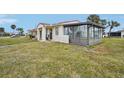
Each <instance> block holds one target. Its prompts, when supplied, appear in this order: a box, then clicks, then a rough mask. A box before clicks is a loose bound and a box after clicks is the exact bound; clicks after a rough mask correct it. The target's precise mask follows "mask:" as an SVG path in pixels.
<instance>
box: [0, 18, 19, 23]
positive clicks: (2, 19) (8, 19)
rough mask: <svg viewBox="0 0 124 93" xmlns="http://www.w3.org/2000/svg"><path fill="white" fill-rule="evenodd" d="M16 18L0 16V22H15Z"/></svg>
mask: <svg viewBox="0 0 124 93" xmlns="http://www.w3.org/2000/svg"><path fill="white" fill-rule="evenodd" d="M16 22H17V20H16V19H11V18H1V19H0V24H13V23H16Z"/></svg>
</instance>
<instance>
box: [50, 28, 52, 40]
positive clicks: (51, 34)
mask: <svg viewBox="0 0 124 93" xmlns="http://www.w3.org/2000/svg"><path fill="white" fill-rule="evenodd" d="M51 39H52V30H51V31H50V40H51Z"/></svg>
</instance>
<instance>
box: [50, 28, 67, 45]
mask: <svg viewBox="0 0 124 93" xmlns="http://www.w3.org/2000/svg"><path fill="white" fill-rule="evenodd" d="M57 27H58V32H59V34H58V35H56V34H55V33H56V32H55V27H54V28H53V31H52V41H56V42H63V43H69V36H68V35H64V27H63V26H57Z"/></svg>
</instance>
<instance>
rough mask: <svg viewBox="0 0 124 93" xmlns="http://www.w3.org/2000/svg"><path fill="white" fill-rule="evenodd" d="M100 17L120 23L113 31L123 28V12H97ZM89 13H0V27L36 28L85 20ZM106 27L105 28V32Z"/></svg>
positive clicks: (7, 28)
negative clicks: (44, 24) (43, 24)
mask: <svg viewBox="0 0 124 93" xmlns="http://www.w3.org/2000/svg"><path fill="white" fill-rule="evenodd" d="M98 15H99V16H100V18H101V19H107V20H109V21H110V20H114V21H118V22H119V23H120V24H121V25H120V26H119V27H116V28H114V29H113V31H117V30H121V29H124V14H98ZM88 16H89V14H0V27H4V28H5V31H6V32H12V31H13V30H12V29H11V28H10V26H11V25H12V24H15V25H16V27H17V28H18V27H21V28H24V31H25V32H27V30H29V29H33V28H36V27H37V25H38V23H40V22H42V23H49V24H54V23H57V22H61V21H70V20H79V21H81V22H85V21H86V19H87V17H88ZM107 31H108V29H106V32H107Z"/></svg>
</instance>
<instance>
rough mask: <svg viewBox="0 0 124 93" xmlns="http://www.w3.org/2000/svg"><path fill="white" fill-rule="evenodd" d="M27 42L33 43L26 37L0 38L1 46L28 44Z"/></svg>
mask: <svg viewBox="0 0 124 93" xmlns="http://www.w3.org/2000/svg"><path fill="white" fill-rule="evenodd" d="M27 42H32V40H31V39H29V38H25V37H16V38H10V37H0V46H5V45H13V44H19V43H27Z"/></svg>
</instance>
